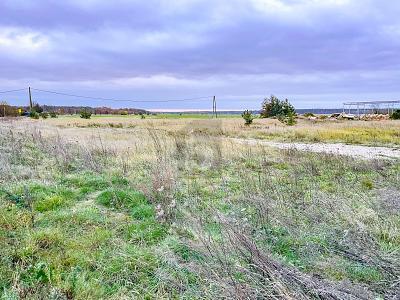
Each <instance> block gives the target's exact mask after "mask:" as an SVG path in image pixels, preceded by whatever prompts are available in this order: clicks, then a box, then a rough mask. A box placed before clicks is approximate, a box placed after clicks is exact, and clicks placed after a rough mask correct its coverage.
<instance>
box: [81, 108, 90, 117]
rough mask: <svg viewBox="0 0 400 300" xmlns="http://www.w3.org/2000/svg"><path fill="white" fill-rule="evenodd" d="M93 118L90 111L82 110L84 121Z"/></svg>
mask: <svg viewBox="0 0 400 300" xmlns="http://www.w3.org/2000/svg"><path fill="white" fill-rule="evenodd" d="M91 116H92V113H91V112H90V111H88V110H87V109H83V110H81V118H82V119H90V117H91Z"/></svg>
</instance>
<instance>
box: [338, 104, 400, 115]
mask: <svg viewBox="0 0 400 300" xmlns="http://www.w3.org/2000/svg"><path fill="white" fill-rule="evenodd" d="M396 108H400V100H394V101H361V102H345V103H343V113H348V114H352V113H354V114H356V115H357V116H358V117H360V115H367V114H388V115H390V114H392V113H393V111H394V110H395V109H396Z"/></svg>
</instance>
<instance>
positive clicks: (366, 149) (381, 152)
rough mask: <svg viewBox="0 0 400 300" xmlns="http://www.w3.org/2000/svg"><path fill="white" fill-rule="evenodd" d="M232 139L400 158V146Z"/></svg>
mask: <svg viewBox="0 0 400 300" xmlns="http://www.w3.org/2000/svg"><path fill="white" fill-rule="evenodd" d="M232 140H234V141H236V142H239V143H243V144H250V145H266V146H270V147H274V148H279V149H296V150H300V151H310V152H316V153H332V154H336V155H346V156H352V157H357V158H362V159H377V158H385V159H400V148H390V147H370V146H361V145H347V144H342V143H335V144H324V143H310V144H307V143H298V142H292V143H285V142H274V141H265V140H256V139H239V138H233V139H232Z"/></svg>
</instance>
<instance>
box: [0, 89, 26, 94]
mask: <svg viewBox="0 0 400 300" xmlns="http://www.w3.org/2000/svg"><path fill="white" fill-rule="evenodd" d="M20 91H26V88H23V89H17V90H9V91H0V94H6V93H13V92H20Z"/></svg>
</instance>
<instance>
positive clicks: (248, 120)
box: [242, 110, 254, 125]
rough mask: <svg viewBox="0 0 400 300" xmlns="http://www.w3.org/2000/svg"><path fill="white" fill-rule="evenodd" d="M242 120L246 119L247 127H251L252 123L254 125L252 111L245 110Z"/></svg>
mask: <svg viewBox="0 0 400 300" xmlns="http://www.w3.org/2000/svg"><path fill="white" fill-rule="evenodd" d="M242 118H243V119H244V124H245V125H250V124H251V123H253V119H254V116H253V114H252V112H251V111H249V110H245V111H244V112H243V113H242Z"/></svg>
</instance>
